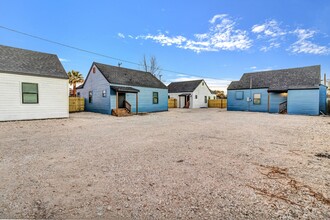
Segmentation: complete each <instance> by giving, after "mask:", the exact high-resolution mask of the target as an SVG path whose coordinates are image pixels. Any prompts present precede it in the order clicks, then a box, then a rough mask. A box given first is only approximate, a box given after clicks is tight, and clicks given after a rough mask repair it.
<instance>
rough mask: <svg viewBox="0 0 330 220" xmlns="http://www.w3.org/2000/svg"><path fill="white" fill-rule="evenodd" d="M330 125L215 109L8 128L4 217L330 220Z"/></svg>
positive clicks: (1, 146)
mask: <svg viewBox="0 0 330 220" xmlns="http://www.w3.org/2000/svg"><path fill="white" fill-rule="evenodd" d="M329 129H330V117H321V116H319V117H309V116H291V115H277V114H267V113H250V112H227V111H224V110H219V109H194V110H186V109H185V110H182V109H175V110H170V111H169V112H161V113H154V114H148V115H143V116H132V117H123V118H117V117H113V116H108V115H102V114H94V113H87V112H83V113H75V114H71V115H70V118H69V119H55V120H39V121H18V122H2V123H0V177H1V180H0V218H97V217H100V218H113V219H175V218H177V219H179V218H182V219H219V218H222V219H228V218H236V219H247V218H249V219H269V218H284V219H291V218H292V219H293V218H301V219H311V218H314V219H329V218H330V159H329V158H327V157H317V156H315V154H317V153H330V146H329V145H330V144H329V143H330V142H329V135H328V134H329ZM325 156H326V154H325Z"/></svg>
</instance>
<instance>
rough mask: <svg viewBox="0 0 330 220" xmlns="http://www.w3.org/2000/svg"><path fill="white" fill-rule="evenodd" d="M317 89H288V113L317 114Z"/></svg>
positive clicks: (318, 94) (318, 93)
mask: <svg viewBox="0 0 330 220" xmlns="http://www.w3.org/2000/svg"><path fill="white" fill-rule="evenodd" d="M319 97H320V92H319V89H309V90H289V91H288V105H287V108H288V114H296V115H319V109H320V105H319V100H320V98H319Z"/></svg>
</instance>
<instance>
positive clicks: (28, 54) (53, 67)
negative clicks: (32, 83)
mask: <svg viewBox="0 0 330 220" xmlns="http://www.w3.org/2000/svg"><path fill="white" fill-rule="evenodd" d="M0 71H1V72H7V73H20V74H26V75H34V76H43V77H53V78H63V79H68V75H67V73H66V72H65V70H64V68H63V66H62V64H61V62H60V60H59V59H58V57H57V56H56V55H54V54H48V53H41V52H36V51H31V50H25V49H20V48H14V47H8V46H3V45H0Z"/></svg>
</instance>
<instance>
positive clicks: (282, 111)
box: [278, 101, 288, 113]
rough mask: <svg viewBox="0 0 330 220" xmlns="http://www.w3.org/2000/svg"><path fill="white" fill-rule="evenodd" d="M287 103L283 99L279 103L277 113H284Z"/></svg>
mask: <svg viewBox="0 0 330 220" xmlns="http://www.w3.org/2000/svg"><path fill="white" fill-rule="evenodd" d="M287 103H288V102H287V101H284V102H281V103H280V104H279V111H278V112H279V113H285V112H286V111H287Z"/></svg>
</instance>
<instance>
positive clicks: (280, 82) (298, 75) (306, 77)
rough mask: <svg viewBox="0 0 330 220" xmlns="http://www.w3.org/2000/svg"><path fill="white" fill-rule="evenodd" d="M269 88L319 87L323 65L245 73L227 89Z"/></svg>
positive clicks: (282, 89) (284, 89) (280, 89)
mask: <svg viewBox="0 0 330 220" xmlns="http://www.w3.org/2000/svg"><path fill="white" fill-rule="evenodd" d="M251 80H252V89H257V88H268V90H269V91H286V90H288V89H314V88H319V84H320V80H321V66H320V65H315V66H307V67H298V68H291V69H281V70H270V71H263V72H253V73H245V74H243V76H242V77H241V79H240V80H239V81H233V82H231V84H230V85H229V86H228V88H227V90H237V89H249V88H250V82H251Z"/></svg>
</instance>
